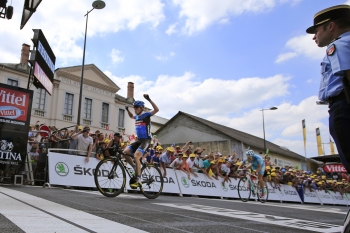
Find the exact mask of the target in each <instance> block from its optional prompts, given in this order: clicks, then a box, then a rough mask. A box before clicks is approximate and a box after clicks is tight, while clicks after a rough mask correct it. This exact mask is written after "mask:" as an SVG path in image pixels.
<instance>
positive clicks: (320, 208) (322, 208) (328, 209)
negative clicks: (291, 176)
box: [201, 198, 347, 215]
mask: <svg viewBox="0 0 350 233" xmlns="http://www.w3.org/2000/svg"><path fill="white" fill-rule="evenodd" d="M201 199H202V198H201ZM205 199H206V200H213V201H227V202H237V203H242V201H240V200H225V199H211V198H205ZM244 204H252V205H264V206H265V205H267V206H274V207H281V208H290V209H299V210H310V211H318V212H326V213H333V214H344V215H346V213H347V210H342V209H340V208H334V207H328V206H327V207H326V206H321V205H308V204H295V203H293V204H292V203H290V204H289V203H288V204H287V203H271V202H265V203H263V204H262V203H260V202H256V201H249V202H245V203H244Z"/></svg>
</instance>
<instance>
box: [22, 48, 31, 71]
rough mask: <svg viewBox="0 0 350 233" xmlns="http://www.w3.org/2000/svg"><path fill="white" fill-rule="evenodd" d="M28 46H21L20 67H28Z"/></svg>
mask: <svg viewBox="0 0 350 233" xmlns="http://www.w3.org/2000/svg"><path fill="white" fill-rule="evenodd" d="M29 50H30V45H27V44H22V52H21V65H22V66H28V60H29Z"/></svg>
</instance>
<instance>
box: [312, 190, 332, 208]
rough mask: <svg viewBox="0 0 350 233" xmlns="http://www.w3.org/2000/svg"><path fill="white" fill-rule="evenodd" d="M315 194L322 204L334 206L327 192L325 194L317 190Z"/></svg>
mask: <svg viewBox="0 0 350 233" xmlns="http://www.w3.org/2000/svg"><path fill="white" fill-rule="evenodd" d="M316 192H317V194H318V197H319V198H320V201H321V203H322V204H332V205H334V204H336V203H335V201H334V199H333V197H332V195H331V194H330V193H329V191H327V192H326V191H324V190H317V191H316Z"/></svg>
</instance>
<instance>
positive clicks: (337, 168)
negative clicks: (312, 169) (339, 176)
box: [323, 163, 348, 173]
mask: <svg viewBox="0 0 350 233" xmlns="http://www.w3.org/2000/svg"><path fill="white" fill-rule="evenodd" d="M323 170H324V171H325V172H328V173H331V172H341V173H348V171H347V170H346V169H345V167H344V165H343V164H341V163H336V164H327V165H324V166H323Z"/></svg>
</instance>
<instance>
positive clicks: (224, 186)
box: [221, 184, 227, 192]
mask: <svg viewBox="0 0 350 233" xmlns="http://www.w3.org/2000/svg"><path fill="white" fill-rule="evenodd" d="M221 188H222V189H223V190H224V191H225V192H227V187H226V185H225V184H221Z"/></svg>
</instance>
